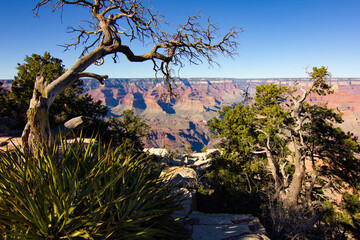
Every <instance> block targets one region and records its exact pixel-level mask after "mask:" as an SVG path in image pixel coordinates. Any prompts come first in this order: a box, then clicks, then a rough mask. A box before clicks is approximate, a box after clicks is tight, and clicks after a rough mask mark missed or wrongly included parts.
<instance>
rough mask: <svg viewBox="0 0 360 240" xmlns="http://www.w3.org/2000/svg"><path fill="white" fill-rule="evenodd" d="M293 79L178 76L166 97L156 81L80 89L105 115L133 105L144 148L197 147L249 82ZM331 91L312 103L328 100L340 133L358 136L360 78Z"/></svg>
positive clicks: (210, 142) (90, 83)
mask: <svg viewBox="0 0 360 240" xmlns="http://www.w3.org/2000/svg"><path fill="white" fill-rule="evenodd" d="M295 81H298V83H299V85H302V86H306V85H307V84H308V83H309V82H308V80H307V79H292V78H281V79H279V78H273V79H215V78H212V79H206V78H198V79H181V80H177V81H175V85H174V93H175V98H174V99H172V100H170V99H169V97H168V96H167V86H166V85H165V84H163V83H162V82H161V81H157V80H156V79H108V80H106V81H105V84H104V85H100V84H99V82H98V81H96V80H86V81H85V85H84V89H85V91H86V93H88V94H91V95H92V96H93V98H94V99H95V100H101V101H102V102H103V103H104V104H106V105H107V106H108V107H109V108H110V111H111V113H110V115H113V116H121V114H122V111H123V110H125V109H132V110H133V111H134V112H135V113H136V114H138V115H140V116H141V117H142V118H143V119H145V121H146V123H147V124H148V125H149V126H150V127H151V133H150V137H149V138H148V139H147V140H146V145H147V147H168V148H170V149H177V148H181V149H184V148H187V147H189V146H191V148H192V150H193V151H200V150H201V149H202V148H203V147H204V146H207V148H213V147H214V145H216V143H217V141H215V140H214V139H211V137H210V135H211V132H210V130H209V129H208V127H207V126H206V122H207V121H208V120H210V119H211V118H213V117H215V116H217V111H218V110H219V109H221V107H222V106H224V105H234V104H236V103H239V102H241V101H243V93H244V90H245V89H246V88H247V87H248V86H249V89H250V92H254V90H255V86H256V85H259V84H269V83H275V84H281V85H287V86H292V85H293V84H294V83H295ZM330 84H331V85H333V88H334V90H335V93H334V94H332V95H329V96H325V97H324V96H321V97H318V96H313V97H312V98H311V101H312V102H313V103H316V102H328V106H329V107H335V108H338V109H339V110H340V111H342V112H343V114H344V119H345V122H344V123H343V124H342V127H343V128H344V130H345V131H351V132H354V134H355V135H357V136H360V98H359V96H360V79H355V78H342V79H337V78H336V79H331V80H330Z"/></svg>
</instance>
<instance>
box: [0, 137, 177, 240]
mask: <svg viewBox="0 0 360 240" xmlns="http://www.w3.org/2000/svg"><path fill="white" fill-rule="evenodd" d="M0 154H1V158H0V159H1V161H0V232H1V233H0V236H1V237H3V238H4V239H152V238H156V239H162V238H164V239H169V238H170V237H171V236H173V235H175V233H174V231H177V230H175V229H176V228H175V227H176V222H175V221H174V220H173V219H172V218H171V216H170V214H171V213H173V211H174V210H176V209H178V206H179V203H178V201H177V197H176V196H174V195H173V194H171V188H170V186H169V184H168V183H165V182H164V181H163V179H162V178H160V167H159V165H157V164H154V163H152V162H151V160H149V158H147V157H146V156H145V155H141V156H131V155H128V154H127V153H126V150H124V148H123V147H119V148H116V149H111V148H105V147H101V146H100V144H96V143H95V141H91V142H90V143H89V144H85V143H84V142H83V140H81V139H80V140H79V141H76V142H75V143H67V142H66V141H65V140H64V139H61V140H59V144H53V145H51V144H43V145H42V146H41V147H39V151H38V152H37V154H36V156H32V155H31V154H26V153H23V152H21V151H20V150H19V149H17V150H16V151H15V152H14V153H0Z"/></svg>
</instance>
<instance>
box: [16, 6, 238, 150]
mask: <svg viewBox="0 0 360 240" xmlns="http://www.w3.org/2000/svg"><path fill="white" fill-rule="evenodd" d="M46 5H49V6H51V7H52V8H53V10H63V8H64V7H66V6H82V7H84V8H87V9H89V10H90V11H89V12H90V13H91V16H90V18H89V19H90V21H88V22H87V23H88V25H87V26H82V27H79V28H77V29H76V28H71V30H72V32H73V33H75V34H77V35H76V37H75V42H73V43H69V44H66V45H65V47H66V49H68V48H70V47H75V46H78V45H84V50H83V52H82V54H81V56H80V58H79V59H78V60H77V61H76V62H75V63H74V65H73V66H71V67H70V68H69V69H68V70H67V71H66V72H65V73H64V74H62V75H61V76H60V77H58V78H57V79H55V80H54V81H52V82H51V83H50V84H49V85H47V84H46V81H45V80H44V76H43V74H42V73H41V72H40V73H39V74H38V76H37V78H36V83H35V89H34V93H33V97H32V99H31V102H30V106H29V109H28V112H27V116H28V122H27V124H26V126H25V129H24V132H23V136H22V141H23V146H24V147H25V148H30V149H32V148H33V146H34V144H35V143H36V142H38V141H39V140H41V138H44V139H48V138H51V133H50V127H49V121H48V112H49V107H50V106H51V104H52V103H53V102H54V99H55V98H56V96H57V95H58V94H59V93H61V92H62V91H63V90H64V89H65V88H67V87H69V86H70V85H71V83H73V82H74V81H75V80H76V79H78V78H82V77H88V78H89V77H90V78H95V79H97V80H99V81H100V82H101V83H103V81H104V80H105V79H106V78H107V77H108V76H106V75H98V74H95V73H89V72H84V71H85V70H86V69H87V68H88V67H89V66H90V65H92V64H95V65H101V64H102V63H103V62H104V57H105V56H107V55H112V56H113V60H114V62H116V59H117V55H118V54H124V55H125V56H126V58H127V59H128V60H129V61H131V62H144V61H149V60H150V61H152V62H153V64H154V71H155V73H156V75H161V76H162V78H163V80H164V81H165V82H166V83H167V84H168V89H169V92H170V94H171V93H172V91H171V84H172V71H173V70H172V66H179V67H182V66H183V63H184V61H188V62H190V63H192V64H197V63H202V62H203V61H207V62H208V63H209V64H213V63H215V64H217V63H216V62H215V61H214V59H213V58H214V57H215V56H216V55H217V54H223V55H225V56H232V55H233V54H235V53H236V49H237V42H236V37H237V35H238V33H239V32H241V29H237V28H232V29H230V31H229V32H228V33H227V34H225V35H224V36H222V37H219V36H218V35H217V30H218V28H217V26H216V25H215V24H213V23H211V22H208V24H207V26H206V27H201V26H200V24H199V21H198V20H199V17H198V16H192V17H189V18H188V20H187V22H186V23H185V24H184V25H182V26H180V27H179V28H178V29H177V31H176V32H175V33H174V34H169V33H167V32H165V31H163V30H161V23H163V19H162V17H161V15H159V14H158V13H157V12H156V11H154V10H153V9H152V8H151V7H150V6H147V5H146V4H145V3H143V2H142V1H140V0H92V1H91V0H56V1H55V0H54V1H52V0H42V1H40V2H39V3H38V4H37V5H36V7H35V9H34V11H35V14H38V12H39V9H40V8H41V7H43V6H46ZM125 39H127V41H130V42H134V40H138V41H140V42H141V43H152V44H153V47H152V49H151V50H150V51H148V52H147V53H144V54H139V55H138V54H135V53H134V52H133V51H132V49H131V47H129V46H128V45H126V44H124V41H123V40H125Z"/></svg>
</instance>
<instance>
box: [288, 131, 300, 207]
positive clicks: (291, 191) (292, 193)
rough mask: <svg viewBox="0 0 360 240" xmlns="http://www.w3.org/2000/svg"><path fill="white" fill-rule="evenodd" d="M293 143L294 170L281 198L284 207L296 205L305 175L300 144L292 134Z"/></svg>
mask: <svg viewBox="0 0 360 240" xmlns="http://www.w3.org/2000/svg"><path fill="white" fill-rule="evenodd" d="M293 144H294V148H295V156H294V166H295V172H294V174H293V177H292V179H291V183H290V185H289V188H288V191H287V192H286V194H285V196H284V199H283V201H284V206H285V207H286V208H295V207H296V206H297V205H298V197H299V195H300V192H301V187H302V184H303V180H304V176H305V166H304V162H303V159H304V158H303V156H302V151H301V146H300V143H299V141H298V139H296V137H294V136H293Z"/></svg>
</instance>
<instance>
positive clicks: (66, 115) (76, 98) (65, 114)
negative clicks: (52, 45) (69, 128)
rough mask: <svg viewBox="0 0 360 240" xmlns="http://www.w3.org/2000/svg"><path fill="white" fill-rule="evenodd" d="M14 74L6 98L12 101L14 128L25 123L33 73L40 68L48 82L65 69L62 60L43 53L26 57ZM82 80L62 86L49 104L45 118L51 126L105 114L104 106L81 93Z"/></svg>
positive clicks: (33, 78)
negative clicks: (49, 107)
mask: <svg viewBox="0 0 360 240" xmlns="http://www.w3.org/2000/svg"><path fill="white" fill-rule="evenodd" d="M17 69H18V73H17V75H16V76H15V79H14V82H13V84H12V86H11V91H10V93H9V98H10V100H11V101H13V102H14V108H15V110H16V112H17V115H16V116H15V119H16V121H17V127H18V128H23V127H24V126H25V123H26V111H27V109H28V108H29V102H30V99H31V97H32V94H33V90H34V83H35V79H36V75H37V74H38V73H39V72H40V71H42V72H43V76H44V77H45V79H46V83H47V84H49V83H50V82H51V81H53V80H54V79H56V78H58V77H59V76H60V75H61V74H63V73H64V72H65V66H64V65H63V64H62V60H60V59H58V58H55V57H52V56H51V55H50V53H48V52H45V53H44V55H43V56H41V55H38V54H32V55H31V57H29V56H26V57H25V59H24V63H23V64H20V63H18V66H17ZM82 85H83V81H82V80H81V79H78V80H76V81H75V82H74V83H73V84H72V85H71V86H70V87H69V88H67V89H65V90H64V91H63V92H62V93H61V94H59V96H58V97H57V98H56V100H55V101H54V103H53V105H52V106H53V107H52V108H51V109H50V112H49V115H50V116H49V121H50V125H51V127H52V128H54V127H56V126H58V125H60V124H62V123H64V122H66V121H67V120H69V119H71V118H74V117H77V116H86V117H89V118H101V117H104V116H106V114H107V111H108V109H107V107H105V106H103V105H101V101H97V102H94V101H93V99H92V97H91V96H90V95H88V94H83V88H82Z"/></svg>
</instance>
